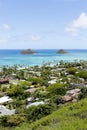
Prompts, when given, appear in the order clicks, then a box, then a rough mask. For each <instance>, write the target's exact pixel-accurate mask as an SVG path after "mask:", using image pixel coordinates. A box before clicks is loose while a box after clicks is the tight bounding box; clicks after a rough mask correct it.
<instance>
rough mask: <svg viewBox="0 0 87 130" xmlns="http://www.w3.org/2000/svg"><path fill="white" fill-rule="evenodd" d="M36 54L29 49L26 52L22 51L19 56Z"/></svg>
mask: <svg viewBox="0 0 87 130" xmlns="http://www.w3.org/2000/svg"><path fill="white" fill-rule="evenodd" d="M35 53H36V52H35V51H33V50H31V49H27V50H22V51H21V54H35Z"/></svg>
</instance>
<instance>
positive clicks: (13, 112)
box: [0, 105, 15, 116]
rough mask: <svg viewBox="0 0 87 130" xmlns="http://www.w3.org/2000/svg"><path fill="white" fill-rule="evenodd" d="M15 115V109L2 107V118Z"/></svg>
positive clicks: (0, 110) (0, 107) (0, 111)
mask: <svg viewBox="0 0 87 130" xmlns="http://www.w3.org/2000/svg"><path fill="white" fill-rule="evenodd" d="M13 114H15V109H13V110H9V109H7V108H6V107H5V106H3V105H0V116H4V115H13Z"/></svg>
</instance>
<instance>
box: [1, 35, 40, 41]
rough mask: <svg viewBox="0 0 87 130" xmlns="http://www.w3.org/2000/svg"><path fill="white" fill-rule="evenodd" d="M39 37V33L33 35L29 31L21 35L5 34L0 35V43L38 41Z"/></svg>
mask: <svg viewBox="0 0 87 130" xmlns="http://www.w3.org/2000/svg"><path fill="white" fill-rule="evenodd" d="M40 39H41V36H40V35H34V34H30V33H25V34H22V35H13V36H11V35H10V36H6V37H0V43H8V42H28V41H30V40H32V41H39V40H40Z"/></svg>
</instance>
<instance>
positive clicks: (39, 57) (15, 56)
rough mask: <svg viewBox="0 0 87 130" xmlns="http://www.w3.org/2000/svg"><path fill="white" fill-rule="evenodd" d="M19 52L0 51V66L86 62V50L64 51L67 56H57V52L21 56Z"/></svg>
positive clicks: (44, 51) (45, 51) (50, 51)
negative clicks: (62, 61)
mask: <svg viewBox="0 0 87 130" xmlns="http://www.w3.org/2000/svg"><path fill="white" fill-rule="evenodd" d="M20 51H21V50H0V66H3V65H8V66H13V65H14V64H17V65H30V66H34V65H43V64H45V63H48V62H51V63H52V64H56V63H58V62H59V61H60V60H64V61H74V60H78V61H79V60H87V50H66V51H67V52H68V53H67V54H57V53H56V52H57V50H56V49H54V50H48V49H47V50H35V51H36V52H38V53H36V54H30V55H23V54H21V53H20Z"/></svg>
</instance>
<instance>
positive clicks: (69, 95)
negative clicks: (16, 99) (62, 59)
mask: <svg viewBox="0 0 87 130" xmlns="http://www.w3.org/2000/svg"><path fill="white" fill-rule="evenodd" d="M51 68H52V67H51ZM24 69H26V68H24ZM27 69H28V68H27ZM21 70H23V68H19V69H18V71H21ZM41 73H42V72H41V69H40V67H38V68H37V71H36V70H35V71H34V68H31V69H30V71H29V74H28V75H27V76H28V77H26V79H27V78H29V77H41ZM56 74H57V75H56ZM62 75H65V77H66V79H67V81H68V82H69V83H70V84H71V86H72V89H70V90H68V91H67V92H66V94H65V95H64V96H63V97H62V98H63V100H64V101H65V102H69V101H72V102H73V101H76V100H77V98H78V95H79V94H80V93H81V87H85V86H87V83H86V82H85V81H84V79H83V78H79V81H80V82H79V83H78V82H77V83H76V82H73V81H72V75H70V74H67V72H66V69H65V68H58V67H56V68H54V67H53V68H52V69H51V75H49V80H48V85H52V84H55V83H57V82H60V83H62V84H63V83H66V80H63V77H62ZM12 76H13V79H11V80H8V79H2V80H0V84H1V85H2V84H6V83H7V84H9V83H10V84H18V82H19V80H18V79H15V78H14V77H15V73H12ZM26 79H25V81H26ZM20 80H21V79H20ZM78 86H79V88H77V87H78ZM36 90H37V88H36V87H34V85H31V86H29V88H28V89H26V90H24V92H30V93H31V94H33V93H34V92H35V91H36ZM26 101H27V105H26V108H29V107H30V106H32V105H35V106H37V105H40V104H45V102H44V101H39V99H36V100H35V101H34V102H33V101H32V97H29V98H27V99H26ZM10 102H13V99H12V98H10V97H9V96H6V95H4V96H3V97H1V98H0V116H2V115H12V114H15V109H13V110H10V109H9V108H7V107H6V106H5V105H4V104H5V103H8V104H9V103H10Z"/></svg>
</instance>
